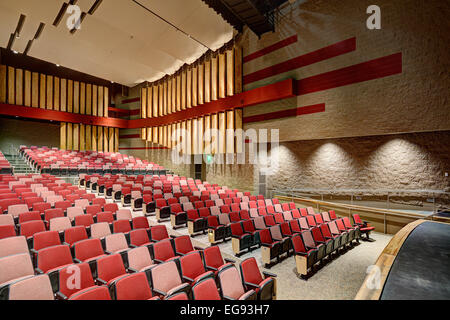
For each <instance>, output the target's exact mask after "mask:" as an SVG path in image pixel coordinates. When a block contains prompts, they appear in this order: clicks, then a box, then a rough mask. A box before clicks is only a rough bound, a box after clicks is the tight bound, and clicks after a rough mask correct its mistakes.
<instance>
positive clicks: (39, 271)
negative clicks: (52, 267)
mask: <svg viewBox="0 0 450 320" xmlns="http://www.w3.org/2000/svg"><path fill="white" fill-rule="evenodd" d="M34 271H36V273H37V274H43V273H44V271H42V270H41V269H39V268H34Z"/></svg>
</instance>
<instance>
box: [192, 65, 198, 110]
mask: <svg viewBox="0 0 450 320" xmlns="http://www.w3.org/2000/svg"><path fill="white" fill-rule="evenodd" d="M197 97H198V67H197V65H194V67H193V68H192V106H193V107H196V106H197V105H198V99H197Z"/></svg>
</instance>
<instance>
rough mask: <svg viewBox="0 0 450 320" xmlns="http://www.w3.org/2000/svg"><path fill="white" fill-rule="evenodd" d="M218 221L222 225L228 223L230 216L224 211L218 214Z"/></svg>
mask: <svg viewBox="0 0 450 320" xmlns="http://www.w3.org/2000/svg"><path fill="white" fill-rule="evenodd" d="M219 223H220V224H223V225H226V226H227V225H229V224H230V223H231V221H230V216H229V215H228V214H226V213H221V214H219Z"/></svg>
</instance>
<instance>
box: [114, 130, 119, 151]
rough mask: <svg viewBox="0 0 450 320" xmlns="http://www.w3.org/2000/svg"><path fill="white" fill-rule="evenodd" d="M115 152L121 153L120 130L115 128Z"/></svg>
mask: <svg viewBox="0 0 450 320" xmlns="http://www.w3.org/2000/svg"><path fill="white" fill-rule="evenodd" d="M114 152H119V128H114Z"/></svg>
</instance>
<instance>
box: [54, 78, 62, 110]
mask: <svg viewBox="0 0 450 320" xmlns="http://www.w3.org/2000/svg"><path fill="white" fill-rule="evenodd" d="M53 80H54V84H53V86H54V88H53V110H56V111H59V110H60V106H61V104H60V103H61V100H60V79H59V78H58V77H54V79H53Z"/></svg>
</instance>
